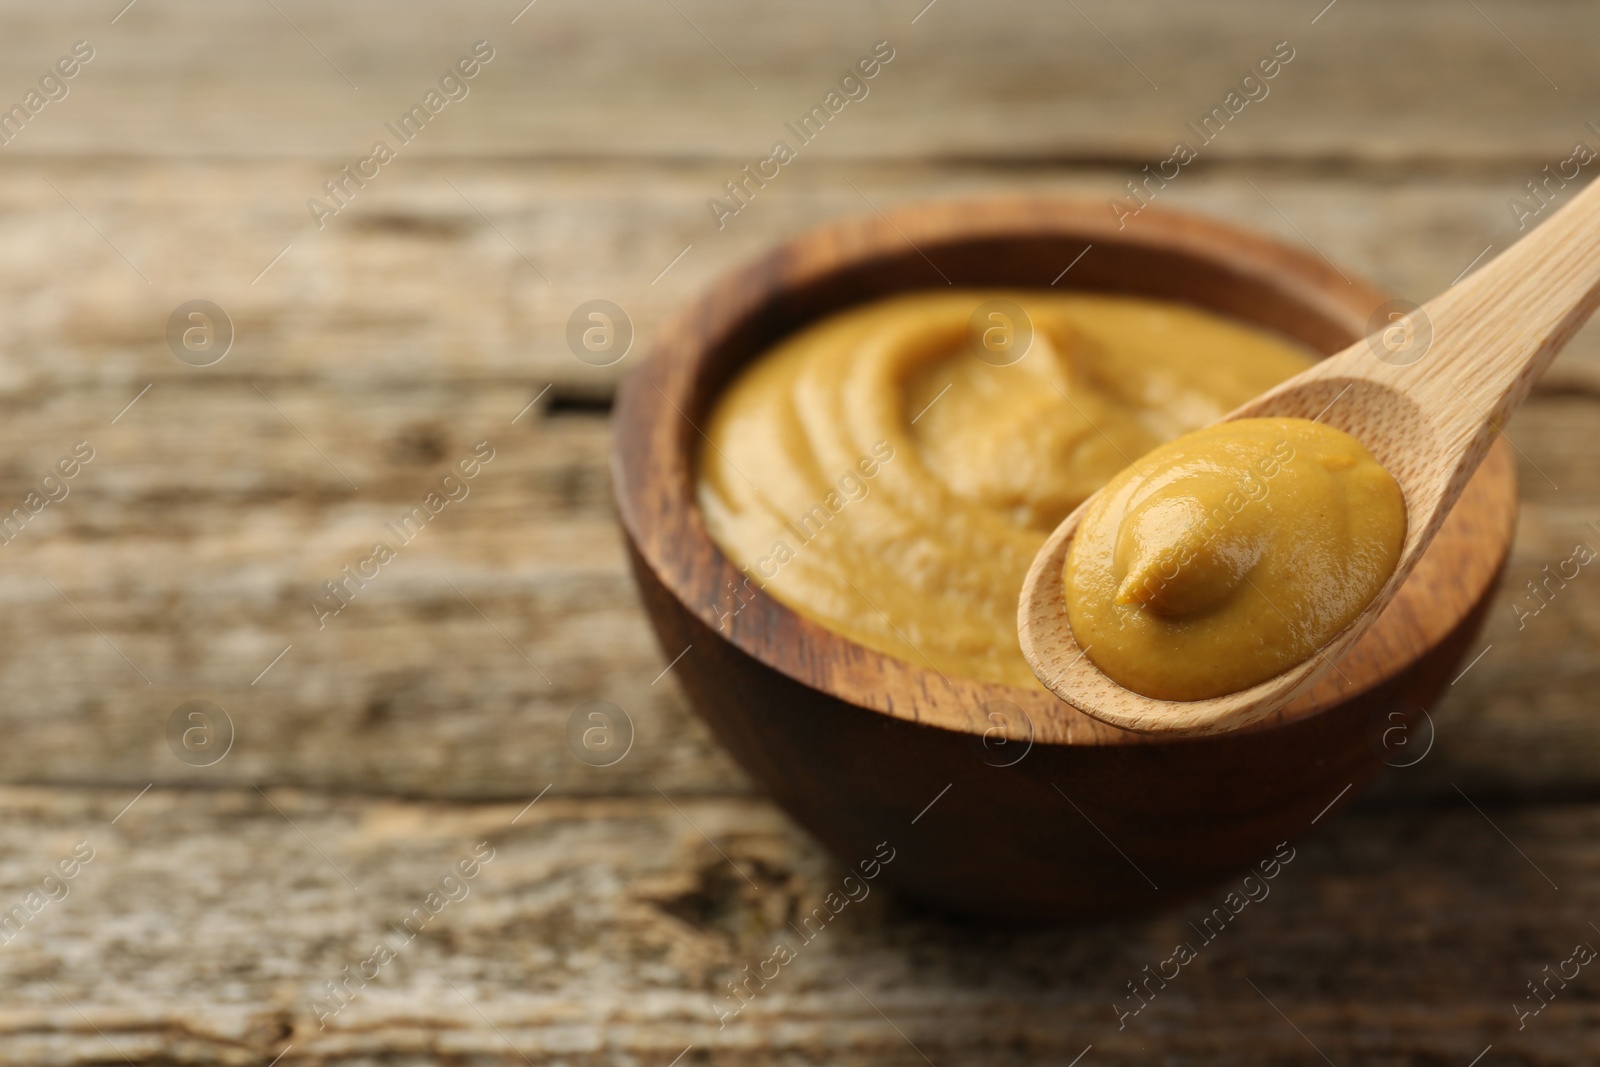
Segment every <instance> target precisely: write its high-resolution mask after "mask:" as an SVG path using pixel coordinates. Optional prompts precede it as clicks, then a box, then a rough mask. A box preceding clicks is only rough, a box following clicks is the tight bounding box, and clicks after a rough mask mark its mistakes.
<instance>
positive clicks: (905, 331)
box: [698, 290, 1312, 687]
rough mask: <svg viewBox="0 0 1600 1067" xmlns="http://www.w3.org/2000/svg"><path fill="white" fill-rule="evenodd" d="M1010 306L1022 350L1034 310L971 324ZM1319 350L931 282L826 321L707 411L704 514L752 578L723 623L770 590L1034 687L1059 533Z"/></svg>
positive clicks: (951, 669)
mask: <svg viewBox="0 0 1600 1067" xmlns="http://www.w3.org/2000/svg"><path fill="white" fill-rule="evenodd" d="M992 300H1009V301H1012V302H1014V303H1015V304H1016V305H1020V307H1021V309H1022V310H1023V311H1024V313H1025V315H1026V318H1027V320H1028V321H1029V322H1031V325H1032V340H1031V344H1029V345H1028V347H1027V348H1026V352H1025V354H1021V355H1020V358H1018V355H1019V350H1020V348H1021V340H1020V337H1021V334H1022V333H1025V332H1026V330H1025V326H1026V324H1025V323H1022V324H1019V323H1017V322H1012V321H1009V319H1010V318H1014V316H1011V317H1003V318H1001V319H992V318H990V317H989V316H988V315H987V314H984V315H980V316H979V317H978V321H977V322H976V324H974V322H973V321H972V320H973V319H974V312H975V311H976V310H977V309H979V307H980V305H984V306H987V304H986V302H988V301H992ZM1008 325H1009V328H1010V330H1011V333H1010V335H1009V342H1010V348H1009V349H1006V347H1005V342H1006V341H1007V340H1008V336H1007V333H1006V328H1007V326H1008ZM993 330H998V331H999V332H998V333H991V332H990V331H993ZM990 339H993V340H996V341H998V342H1000V344H999V345H998V347H999V348H1000V349H1001V351H1000V352H999V353H997V352H996V351H994V350H993V349H995V348H996V347H997V346H996V345H994V344H990V345H989V349H990V350H988V351H985V350H983V349H982V347H981V346H982V345H984V344H987V343H988V341H989V340H990ZM975 341H976V345H975ZM1311 362H1312V360H1311V357H1310V356H1309V355H1308V354H1307V353H1305V352H1304V351H1303V350H1302V349H1300V348H1299V347H1298V346H1297V345H1295V344H1293V343H1292V342H1290V341H1287V340H1284V339H1281V338H1279V337H1277V336H1275V335H1273V334H1269V333H1267V332H1265V331H1262V330H1258V329H1255V328H1252V327H1249V326H1245V325H1243V324H1240V323H1238V322H1235V321H1232V320H1228V319H1224V318H1221V317H1218V316H1216V315H1211V314H1208V313H1205V312H1202V311H1199V310H1196V309H1194V308H1190V307H1187V306H1185V305H1179V304H1169V303H1164V302H1159V301H1152V300H1143V299H1133V298H1124V297H1111V296H1089V295H1065V294H1056V293H1050V292H1035V291H1006V292H1001V291H979V290H954V291H944V292H927V293H916V294H910V295H906V296H899V297H894V298H890V299H886V300H881V301H877V302H874V303H871V304H866V305H863V306H861V307H858V308H854V309H852V310H849V311H847V312H844V313H841V314H839V315H836V316H833V317H831V318H829V319H826V320H823V321H821V322H818V323H816V324H815V325H813V326H811V327H809V328H807V329H806V330H804V331H801V332H800V333H797V334H795V335H794V336H792V337H789V338H787V339H785V340H784V341H783V342H781V343H780V344H778V345H777V346H776V347H775V348H774V349H773V350H772V351H770V352H768V353H766V354H764V355H763V356H761V357H760V358H758V359H756V360H755V361H754V362H752V363H751V365H750V366H748V367H746V368H745V369H744V371H743V372H742V373H741V374H740V375H739V377H738V378H737V379H736V380H735V381H733V383H732V384H731V385H730V386H729V387H728V388H727V389H726V390H725V391H724V393H723V394H722V396H721V397H719V398H718V401H717V403H716V404H715V406H714V409H713V411H712V414H711V416H710V418H709V419H708V420H707V421H706V422H705V423H704V427H703V428H704V430H705V434H706V441H705V442H704V447H702V449H701V451H700V461H699V484H698V496H699V502H700V506H701V509H702V514H703V515H704V518H705V522H706V525H707V527H708V529H709V532H710V533H711V536H712V537H713V539H714V540H715V541H716V542H717V543H718V544H719V545H720V546H721V547H722V550H723V551H724V552H725V553H726V554H727V556H728V557H729V558H730V559H731V560H733V562H734V563H736V564H738V565H739V566H740V568H741V570H743V572H744V573H745V575H746V576H747V577H746V578H745V579H744V580H743V582H742V587H740V588H730V589H728V590H726V591H724V593H723V595H722V596H721V598H720V599H719V602H718V604H717V606H716V610H717V612H718V615H719V620H718V621H719V623H720V624H723V625H726V624H727V623H728V620H729V619H730V618H731V617H732V616H734V615H736V614H737V613H738V612H739V611H740V610H742V608H743V605H744V604H745V603H746V602H747V601H748V599H749V596H750V593H749V590H750V589H753V588H764V589H765V590H766V591H767V592H768V593H769V594H771V595H772V596H774V597H776V598H777V599H778V600H780V601H782V602H783V603H784V604H786V605H788V606H789V607H790V608H792V609H793V610H795V611H796V612H798V613H800V614H801V615H804V616H806V617H808V618H810V619H812V620H814V621H815V622H818V623H820V624H821V625H823V626H826V627H828V628H829V629H831V630H834V631H836V632H838V633H840V634H843V635H844V636H846V637H849V638H850V639H852V640H854V641H857V642H859V643H861V644H863V645H867V646H869V647H871V648H874V649H877V650H878V651H880V652H884V653H886V654H888V655H891V656H895V657H898V658H900V659H903V660H907V661H909V662H912V663H917V664H922V665H929V666H932V667H934V668H935V669H937V670H939V671H941V672H943V673H944V674H946V675H949V676H951V677H957V676H961V677H967V678H976V679H982V680H986V681H993V682H1002V683H1009V684H1011V685H1018V686H1028V687H1033V686H1037V685H1038V684H1039V683H1038V682H1037V680H1036V679H1035V678H1034V676H1033V672H1032V671H1031V670H1030V669H1029V667H1028V665H1027V662H1026V661H1025V660H1024V659H1023V657H1022V652H1021V650H1020V648H1019V647H1018V643H1017V622H1016V620H1017V597H1018V595H1019V593H1020V591H1021V588H1022V580H1023V577H1024V575H1025V574H1026V573H1027V569H1028V566H1029V564H1030V562H1031V561H1032V559H1033V557H1034V555H1035V553H1036V552H1037V551H1038V549H1039V547H1040V546H1041V545H1042V544H1043V542H1044V538H1045V536H1046V535H1047V534H1048V533H1049V532H1050V531H1051V530H1052V529H1054V528H1055V526H1056V525H1057V524H1058V523H1059V522H1060V521H1061V520H1062V519H1063V518H1065V517H1066V515H1067V514H1068V512H1070V511H1071V510H1072V509H1073V508H1075V507H1077V506H1078V505H1079V504H1080V503H1082V502H1083V501H1084V500H1085V499H1087V498H1088V497H1089V496H1090V495H1091V494H1092V493H1093V492H1094V491H1095V490H1096V489H1098V488H1100V486H1102V485H1103V484H1105V483H1106V482H1107V481H1109V480H1110V479H1111V478H1112V476H1114V475H1115V474H1117V472H1119V471H1121V470H1122V469H1123V468H1125V467H1127V465H1128V464H1129V463H1130V462H1131V461H1134V460H1137V459H1138V458H1139V457H1140V456H1142V455H1143V454H1145V453H1146V452H1148V451H1149V450H1150V449H1152V448H1154V447H1156V446H1157V445H1159V444H1161V443H1163V442H1165V441H1169V440H1172V439H1173V438H1176V437H1178V436H1180V435H1182V434H1184V433H1187V432H1189V431H1191V430H1194V429H1197V428H1199V427H1201V426H1203V425H1205V424H1207V423H1209V422H1212V421H1214V420H1216V419H1217V418H1219V417H1221V416H1222V415H1224V414H1225V413H1227V412H1228V411H1230V410H1232V409H1233V408H1235V407H1237V406H1238V405H1239V404H1241V403H1243V402H1244V401H1246V400H1248V399H1249V398H1251V397H1253V396H1255V395H1257V394H1258V393H1261V392H1262V391H1264V390H1266V389H1268V388H1270V387H1271V386H1273V385H1276V384H1277V383H1278V382H1280V381H1282V380H1284V379H1286V378H1289V377H1291V376H1292V375H1294V374H1297V373H1298V372H1300V371H1302V370H1304V369H1305V368H1306V367H1308V366H1310V365H1311Z"/></svg>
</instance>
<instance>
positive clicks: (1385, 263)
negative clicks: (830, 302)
mask: <svg viewBox="0 0 1600 1067" xmlns="http://www.w3.org/2000/svg"><path fill="white" fill-rule="evenodd" d="M130 17H131V16H130ZM530 17H531V15H530ZM930 17H931V16H930ZM1330 17H1331V16H1330ZM325 169H326V168H325V167H324V166H322V165H318V164H311V163H284V162H261V163H230V164H223V163H182V164H165V163H160V164H158V163H141V164H128V165H126V166H119V167H117V168H115V169H111V168H104V167H100V166H98V165H95V164H88V163H59V162H54V161H38V160H26V161H22V162H19V163H16V164H14V165H13V166H11V167H8V168H7V169H6V170H5V171H4V172H0V245H3V247H5V248H6V249H7V255H6V256H5V257H4V258H3V259H0V298H3V299H4V300H5V306H7V307H8V308H10V309H14V310H13V311H12V313H10V314H8V315H7V316H5V317H3V318H0V350H3V351H4V352H5V354H6V359H5V363H4V366H3V368H0V402H4V401H10V402H11V403H13V404H15V403H22V404H28V405H32V404H36V403H39V402H40V401H41V400H42V398H43V397H44V396H45V395H46V393H47V392H48V391H49V390H52V389H60V388H62V387H64V386H67V385H77V384H83V383H85V382H94V383H97V384H98V383H105V382H108V381H114V382H119V383H122V384H123V385H124V387H125V388H127V389H128V393H127V395H128V396H132V395H133V393H135V392H137V391H138V390H139V389H141V388H143V386H144V385H145V384H146V383H148V382H150V381H163V380H179V379H182V380H185V381H212V380H216V379H233V380H234V381H236V382H240V383H245V382H248V381H250V380H255V379H262V380H263V381H265V380H269V379H296V378H298V379H311V380H316V381H319V382H324V383H330V384H331V383H335V382H343V383H349V384H350V386H352V387H355V386H359V387H361V388H362V389H365V390H367V391H374V390H389V389H393V388H395V387H397V386H398V385H399V384H401V383H405V382H413V381H430V382H456V381H463V380H473V381H495V382H502V383H506V384H507V385H508V386H514V387H516V388H520V389H526V390H527V393H526V395H527V396H528V397H531V396H532V395H534V393H536V392H537V391H538V390H539V389H541V388H543V387H544V386H545V385H546V384H550V383H554V385H555V389H556V393H557V394H560V395H567V396H583V395H600V394H605V393H608V392H609V390H610V388H611V386H612V384H613V383H614V382H615V381H616V380H617V379H618V378H619V377H620V375H622V374H623V373H626V371H627V370H628V369H629V368H630V367H632V366H633V365H634V364H635V363H636V362H637V361H638V359H639V358H641V357H642V355H643V353H644V352H645V350H646V349H647V347H648V344H649V340H650V337H651V336H652V334H653V331H654V330H655V328H656V327H657V326H658V325H659V324H660V322H661V321H662V319H663V318H664V317H665V316H666V315H667V314H669V313H670V312H671V311H672V310H673V309H674V308H676V307H677V306H679V305H681V304H682V303H683V302H684V301H685V300H686V299H687V298H688V297H689V296H690V295H691V294H693V293H695V292H697V291H698V290H699V289H700V288H702V287H703V286H704V285H705V284H706V283H707V282H708V281H709V280H710V279H711V278H712V277H715V276H716V275H718V274H720V273H721V272H723V271H726V270H730V269H733V268H735V267H736V266H737V265H738V264H740V263H742V262H745V261H747V260H749V259H751V258H753V257H755V256H757V255H759V254H760V253H762V252H764V251H765V250H766V249H767V248H768V247H770V245H771V244H773V243H774V242H775V241H777V240H778V239H780V238H782V237H784V236H785V235H789V234H794V233H798V232H800V231H802V230H804V229H806V228H808V227H811V226H814V225H817V224H818V223H821V222H823V221H826V220H829V219H833V218H837V217H839V216H841V215H851V214H860V213H864V212H870V211H871V210H873V206H874V205H875V206H876V207H879V208H888V207H891V206H893V205H894V204H898V203H905V202H909V201H915V200H922V199H927V198H931V197H958V196H976V195H983V194H992V193H1008V192H1012V193H1059V194H1068V195H1081V196H1089V197H1096V198H1100V197H1104V198H1109V197H1110V196H1111V195H1112V194H1114V193H1116V192H1117V191H1118V188H1119V187H1120V185H1121V183H1122V182H1123V181H1124V180H1125V179H1126V177H1127V176H1128V173H1129V172H1128V170H1127V169H1126V168H1110V169H1091V170H1078V169H1068V168H1038V169H1030V170H1021V171H1018V170H995V169H991V168H986V167H976V166H943V167H929V166H923V165H911V164H905V165H900V164H895V165H886V164H859V165H847V164H840V163H826V162H823V163H816V164H808V165H806V166H804V167H797V168H796V169H794V170H793V172H792V173H786V174H785V175H784V177H783V180H782V182H781V183H780V182H776V181H775V182H774V183H773V184H772V185H771V186H770V187H769V188H768V189H766V190H763V191H762V193H761V195H760V197H759V198H758V199H755V200H753V201H752V202H751V203H750V204H749V206H748V207H746V208H745V209H744V210H743V211H742V212H741V213H740V214H739V215H738V216H736V217H734V218H732V219H731V220H727V224H726V226H725V228H723V229H722V230H720V231H719V230H718V229H717V227H716V225H715V224H714V223H713V221H712V218H711V216H710V213H709V212H708V211H707V210H706V206H705V202H706V199H707V198H708V197H709V196H711V195H713V194H715V193H716V192H717V190H718V188H719V186H720V184H721V182H722V181H723V180H724V179H725V177H726V167H724V166H718V165H713V164H696V165H685V166H682V167H677V168H673V169H671V170H666V171H662V170H659V169H648V170H641V169H640V168H639V167H638V166H636V165H630V164H621V163H608V164H592V165H582V166H580V165H576V164H545V165H537V166H534V165H521V164H511V163H504V162H471V163H467V162H448V161H427V160H405V161H402V162H399V163H396V164H395V166H394V168H393V169H392V173H391V172H385V173H384V174H383V176H382V181H381V182H378V181H374V182H373V183H372V184H371V185H370V186H369V187H368V189H366V190H363V191H362V193H361V195H360V198H358V199H357V200H355V201H354V202H353V203H352V204H351V206H350V207H349V208H348V209H347V210H346V212H345V213H343V214H341V215H340V216H338V217H336V218H333V219H330V220H327V226H326V228H325V229H323V230H321V231H320V232H319V231H318V230H317V228H316V227H315V226H314V225H313V224H312V223H311V222H310V220H309V219H308V217H307V214H306V211H305V208H304V200H305V197H306V195H308V192H310V191H314V190H315V189H316V188H317V185H318V183H319V182H320V181H321V180H322V178H323V173H324V171H325ZM1520 180H1521V172H1520V171H1517V172H1506V173H1502V174H1497V175H1492V176H1488V177H1484V176H1478V177H1471V176H1468V177H1462V176H1455V175H1451V174H1441V175H1422V176H1420V177H1417V178H1414V179H1412V180H1406V181H1396V182H1394V183H1392V184H1385V185H1374V184H1372V183H1371V182H1367V181H1362V180H1357V179H1353V178H1349V177H1305V176H1302V175H1295V174H1288V173H1283V174H1279V173H1269V172H1263V171H1261V170H1259V169H1255V168H1212V169H1211V170H1203V171H1198V172H1196V173H1194V174H1192V175H1185V176H1183V177H1182V178H1180V179H1179V180H1177V181H1174V182H1173V183H1172V184H1171V185H1170V186H1169V187H1168V188H1167V189H1166V190H1163V191H1162V192H1161V193H1160V194H1159V195H1158V197H1157V199H1156V201H1155V203H1156V205H1157V206H1171V207H1183V208H1189V209H1192V210H1201V211H1207V212H1211V213H1214V214H1217V215H1220V216H1222V217H1224V218H1231V219H1234V220H1237V221H1238V222H1240V223H1242V224H1245V225H1249V226H1254V227H1257V228H1260V229H1263V230H1266V231H1269V232H1274V233H1277V234H1279V235H1281V236H1282V237H1283V238H1284V239H1286V240H1289V241H1294V242H1302V241H1310V242H1312V243H1313V244H1314V245H1315V246H1316V247H1317V248H1318V249H1319V250H1320V251H1322V252H1323V253H1324V254H1326V255H1327V256H1329V257H1331V258H1332V259H1333V260H1334V261H1335V262H1337V263H1340V264H1345V265H1348V266H1349V267H1351V268H1354V269H1356V270H1358V271H1364V272H1366V273H1367V274H1369V275H1371V276H1373V277H1375V278H1376V279H1378V280H1379V281H1380V282H1382V283H1384V284H1385V285H1387V286H1389V287H1391V288H1393V289H1394V290H1396V291H1398V292H1400V293H1402V294H1405V295H1409V296H1411V297H1413V298H1415V299H1423V298H1425V297H1427V296H1429V295H1431V294H1432V293H1434V292H1437V291H1438V290H1440V289H1442V288H1444V287H1445V286H1447V285H1449V284H1450V282H1451V281H1452V280H1453V279H1454V278H1455V277H1456V276H1457V275H1458V274H1460V273H1461V272H1462V271H1463V270H1465V269H1466V268H1467V267H1468V266H1469V265H1470V264H1471V263H1473V261H1474V260H1475V259H1477V257H1479V256H1480V254H1482V253H1484V252H1485V251H1486V249H1488V254H1489V255H1493V254H1494V251H1493V250H1494V249H1500V248H1504V247H1506V246H1507V245H1508V244H1509V243H1510V241H1511V240H1513V239H1514V238H1515V236H1516V234H1517V230H1516V227H1515V225H1514V224H1513V221H1512V217H1511V214H1510V212H1509V211H1508V210H1507V208H1506V202H1507V200H1508V199H1509V198H1510V197H1511V196H1513V195H1514V194H1515V193H1516V192H1517V186H1518V183H1519V182H1520ZM452 184H453V185H454V186H455V188H451V186H452ZM852 184H853V185H854V186H856V188H851V185H852ZM52 186H53V187H52ZM1252 186H1254V187H1252ZM479 211H481V212H482V215H480V214H479V213H478V212H479ZM79 212H81V213H82V215H81V216H80V214H79ZM1129 225H1131V226H1137V225H1138V219H1137V218H1133V219H1132V220H1131V221H1130V223H1129ZM97 230H98V231H99V232H96V231H97ZM286 247H287V248H288V251H287V252H285V251H284V249H285V248H286ZM686 249H687V251H685V250H686ZM280 253H283V254H282V258H281V259H277V260H276V261H274V260H275V257H277V256H279V254H280ZM1091 254H1092V253H1091ZM680 255H681V258H678V257H680ZM1479 262H1481V260H1479ZM1063 266H1065V264H1063ZM269 268H270V269H269ZM263 271H265V273H263ZM145 278H148V279H149V282H148V284H147V282H146V281H145ZM63 279H71V280H72V283H71V284H70V285H68V284H63V281H62V280H63ZM1049 281H1050V279H1049V278H1041V279H1040V284H1046V283H1048V282H1049ZM196 298H205V299H209V300H212V301H214V302H216V303H217V304H219V305H221V306H222V307H223V308H224V309H225V310H226V311H227V312H228V314H229V315H230V316H231V318H232V321H233V323H234V326H235V333H236V339H235V342H234V347H233V350H232V352H230V354H229V355H228V356H227V357H226V358H225V359H223V360H222V361H221V362H220V363H217V364H216V365H215V366H210V367H191V366H186V365H185V364H183V363H181V362H179V361H178V360H177V359H175V358H174V357H173V355H172V354H171V352H170V351H169V349H168V345H167V342H166V340H165V333H166V328H167V323H168V319H169V317H170V316H171V314H172V313H173V311H174V309H175V308H176V307H178V305H180V304H182V303H184V302H186V301H189V300H193V299H196ZM595 298H605V299H609V300H612V301H614V302H616V303H617V304H619V305H621V306H622V307H623V308H624V309H625V310H626V311H627V313H628V314H629V316H630V317H631V319H632V321H633V324H634V327H635V331H636V337H635V341H634V345H633V349H632V351H631V352H630V354H629V355H628V356H627V357H626V358H624V359H622V360H621V361H620V362H618V363H617V364H616V365H614V366H611V367H605V368H600V367H593V366H590V365H589V364H587V363H584V362H582V361H580V360H579V359H578V358H577V357H576V356H575V355H574V354H573V353H572V351H571V350H570V349H569V348H568V346H567V342H566V324H567V321H568V319H569V317H570V316H571V315H572V313H573V312H574V310H575V309H576V308H577V307H578V305H579V304H581V303H583V302H585V301H588V300H591V299H595ZM1579 365H1600V330H1596V329H1591V330H1588V331H1586V332H1585V333H1584V334H1582V335H1581V336H1580V337H1579V338H1578V340H1577V341H1576V342H1575V343H1574V346H1573V348H1572V349H1571V350H1570V351H1569V353H1568V354H1567V355H1566V356H1565V357H1563V360H1562V363H1561V364H1560V365H1559V367H1558V370H1559V368H1571V367H1576V366H1579ZM1559 372H1560V373H1566V371H1559ZM125 402H126V401H125V400H123V401H119V402H116V403H115V404H114V406H113V407H112V408H111V411H110V412H108V414H107V416H106V417H107V419H109V418H110V416H111V415H112V414H114V413H115V411H116V410H117V409H118V408H120V407H121V406H122V403H125ZM508 402H511V403H515V399H514V398H512V397H508ZM523 402H525V401H523ZM341 403H346V404H348V403H349V402H348V401H343V400H341ZM516 406H517V407H520V406H521V404H517V405H516ZM515 410H516V408H513V413H514V412H515Z"/></svg>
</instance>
